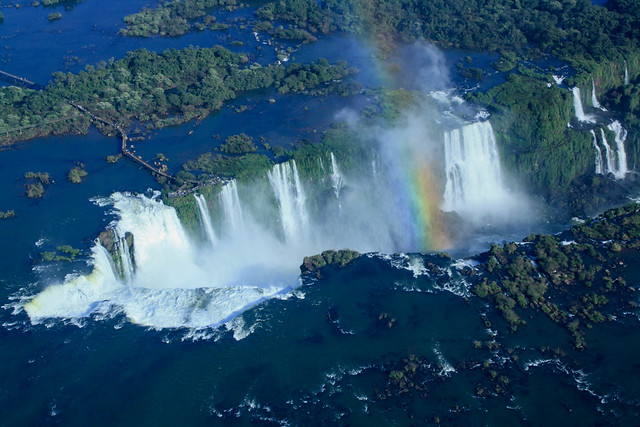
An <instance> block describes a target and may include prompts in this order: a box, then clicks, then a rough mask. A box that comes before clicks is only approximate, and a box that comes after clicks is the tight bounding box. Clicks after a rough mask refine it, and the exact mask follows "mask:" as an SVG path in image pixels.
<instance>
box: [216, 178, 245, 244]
mask: <svg viewBox="0 0 640 427" xmlns="http://www.w3.org/2000/svg"><path fill="white" fill-rule="evenodd" d="M219 197H220V205H221V206H222V214H223V218H224V227H225V231H226V233H227V234H237V233H240V232H242V231H243V230H244V226H245V221H244V213H243V212H242V206H241V204H240V198H239V197H238V186H237V184H236V181H235V180H233V181H231V182H229V183H227V184H226V185H225V186H224V187H222V191H220V196H219Z"/></svg>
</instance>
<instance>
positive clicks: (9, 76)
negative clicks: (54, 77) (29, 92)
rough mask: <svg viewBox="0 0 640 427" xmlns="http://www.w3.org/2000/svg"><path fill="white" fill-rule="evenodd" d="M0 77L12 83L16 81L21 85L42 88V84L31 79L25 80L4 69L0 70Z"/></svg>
mask: <svg viewBox="0 0 640 427" xmlns="http://www.w3.org/2000/svg"><path fill="white" fill-rule="evenodd" d="M0 78H2V79H4V80H8V81H10V82H12V83H17V84H21V85H23V86H26V87H28V88H30V89H38V90H40V89H44V87H43V86H40V85H39V84H37V83H34V82H32V81H31V80H27V79H25V78H24V77H19V76H16V75H13V74H11V73H7V72H6V71H2V70H0Z"/></svg>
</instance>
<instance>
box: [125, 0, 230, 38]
mask: <svg viewBox="0 0 640 427" xmlns="http://www.w3.org/2000/svg"><path fill="white" fill-rule="evenodd" d="M219 7H225V8H226V9H227V10H233V9H235V8H237V7H239V5H238V2H237V1H236V0H186V1H179V0H174V1H170V2H166V3H161V4H160V5H159V6H158V7H156V8H153V9H149V8H144V9H143V10H141V11H140V12H138V13H135V14H133V15H129V16H127V17H125V18H124V22H125V23H126V24H127V26H126V28H124V29H122V31H121V33H122V34H124V35H125V36H139V37H149V36H152V35H162V36H170V37H176V36H181V35H183V34H185V33H187V32H188V31H189V30H191V29H192V24H191V22H192V21H194V20H196V19H198V18H203V19H201V20H199V21H198V22H197V23H195V25H193V27H194V28H196V29H198V30H203V29H205V28H209V29H211V30H216V29H225V28H226V26H222V27H221V26H220V25H221V24H218V23H216V20H215V17H213V16H212V15H207V11H209V10H210V9H213V8H219Z"/></svg>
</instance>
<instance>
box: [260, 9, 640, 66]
mask: <svg viewBox="0 0 640 427" xmlns="http://www.w3.org/2000/svg"><path fill="white" fill-rule="evenodd" d="M256 15H257V16H258V18H259V19H261V20H263V21H273V20H278V21H287V22H291V23H293V24H295V25H297V26H298V27H299V28H303V29H307V30H309V31H310V32H312V33H315V32H320V33H328V32H330V31H335V30H340V31H350V32H355V33H358V34H366V35H372V36H374V37H376V38H377V39H378V42H379V44H380V45H381V46H382V47H383V48H385V47H386V48H388V47H389V46H391V45H392V44H393V43H395V42H397V41H400V42H409V41H414V40H427V41H430V42H434V43H436V44H439V45H440V46H442V47H454V48H462V49H470V50H475V51H501V52H519V51H520V50H521V49H522V48H523V47H524V46H527V45H528V46H533V47H534V49H540V50H542V51H545V52H548V53H552V54H554V55H556V56H558V57H560V58H562V59H572V60H574V61H575V62H576V63H585V62H591V61H595V62H598V61H601V60H603V59H612V54H614V55H615V54H618V55H620V54H622V53H627V52H629V51H630V50H635V49H637V47H638V40H640V38H638V31H639V30H638V28H639V25H638V22H639V19H640V10H639V9H638V8H637V7H635V6H630V5H629V4H628V1H626V0H616V1H610V2H608V3H607V4H606V7H599V6H594V5H591V3H590V2H589V1H586V0H584V1H582V0H581V1H574V0H564V1H551V2H549V1H531V2H519V1H516V2H513V1H499V2H491V3H487V2H477V1H471V2H470V1H465V0H453V1H446V2H445V1H441V0H439V1H429V2H425V1H419V0H401V1H394V0H383V1H377V2H370V1H364V0H329V1H323V2H316V1H313V0H280V1H274V2H270V3H267V4H266V5H265V6H263V7H262V8H260V9H259V10H258V12H257V14H256Z"/></svg>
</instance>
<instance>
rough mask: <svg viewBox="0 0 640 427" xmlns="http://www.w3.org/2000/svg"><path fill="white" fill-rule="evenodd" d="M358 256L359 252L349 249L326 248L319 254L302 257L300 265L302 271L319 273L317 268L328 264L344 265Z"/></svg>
mask: <svg viewBox="0 0 640 427" xmlns="http://www.w3.org/2000/svg"><path fill="white" fill-rule="evenodd" d="M359 257H360V253H358V252H356V251H352V250H350V249H341V250H339V251H334V250H328V251H324V252H322V253H321V254H319V255H313V256H307V257H304V261H303V263H302V265H301V266H300V270H301V271H302V273H316V274H319V271H318V270H319V269H321V268H323V267H326V266H328V265H337V266H340V267H344V266H345V265H347V264H349V263H350V262H352V261H353V260H355V259H358V258H359Z"/></svg>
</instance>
